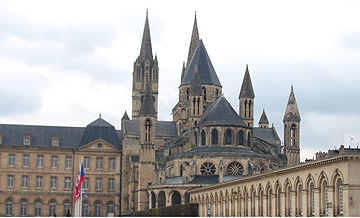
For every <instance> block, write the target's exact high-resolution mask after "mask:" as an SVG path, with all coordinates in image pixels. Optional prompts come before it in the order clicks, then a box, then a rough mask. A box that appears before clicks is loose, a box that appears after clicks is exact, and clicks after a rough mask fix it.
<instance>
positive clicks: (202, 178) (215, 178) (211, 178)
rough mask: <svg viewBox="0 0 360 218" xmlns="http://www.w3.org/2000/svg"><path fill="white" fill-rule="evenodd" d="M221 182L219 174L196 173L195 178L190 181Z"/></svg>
mask: <svg viewBox="0 0 360 218" xmlns="http://www.w3.org/2000/svg"><path fill="white" fill-rule="evenodd" d="M218 183H219V176H218V175H213V176H200V175H196V176H194V177H193V179H192V180H191V181H190V182H189V184H218Z"/></svg>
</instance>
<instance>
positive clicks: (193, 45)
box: [186, 13, 199, 68]
mask: <svg viewBox="0 0 360 218" xmlns="http://www.w3.org/2000/svg"><path fill="white" fill-rule="evenodd" d="M198 44H199V31H198V26H197V21H196V13H195V20H194V26H193V31H192V34H191V41H190V47H189V54H188V58H187V62H186V68H188V67H189V65H190V61H191V58H192V57H193V55H194V53H195V49H196V47H197V46H198Z"/></svg>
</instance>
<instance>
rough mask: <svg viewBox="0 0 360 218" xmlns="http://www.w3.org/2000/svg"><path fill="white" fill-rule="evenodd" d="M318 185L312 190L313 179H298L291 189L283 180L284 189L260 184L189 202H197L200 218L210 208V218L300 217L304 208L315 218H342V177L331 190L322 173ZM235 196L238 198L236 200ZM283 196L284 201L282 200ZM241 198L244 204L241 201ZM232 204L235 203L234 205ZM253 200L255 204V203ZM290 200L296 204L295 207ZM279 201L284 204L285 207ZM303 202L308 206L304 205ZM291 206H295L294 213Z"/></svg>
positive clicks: (194, 198)
mask: <svg viewBox="0 0 360 218" xmlns="http://www.w3.org/2000/svg"><path fill="white" fill-rule="evenodd" d="M317 184H318V187H315V181H314V179H313V178H312V177H311V176H309V177H308V178H307V179H306V182H305V184H303V183H302V181H301V180H300V179H297V180H296V182H295V183H294V186H292V184H291V182H290V181H289V180H286V181H285V183H284V187H282V186H281V184H280V183H279V181H277V182H276V183H275V185H274V187H271V185H270V183H268V184H267V185H266V187H265V188H263V186H262V185H261V184H260V185H259V187H258V190H256V189H255V188H254V186H251V188H250V190H248V189H247V188H246V187H245V188H244V191H242V192H241V193H236V192H234V196H232V197H231V196H230V194H228V193H227V192H226V194H225V195H223V194H222V193H220V195H218V193H217V192H216V193H215V194H214V195H213V194H211V195H210V197H209V196H208V195H207V197H206V198H204V196H202V197H201V198H200V196H195V197H192V202H194V203H200V214H199V215H201V216H206V215H207V208H208V207H210V208H211V216H229V215H231V216H268V217H270V216H278V217H279V216H303V213H304V212H305V211H303V208H305V210H306V215H307V216H315V215H316V213H315V212H316V210H318V211H317V212H318V214H317V215H318V216H329V215H342V214H343V206H344V205H343V196H344V194H343V180H342V178H341V176H340V175H339V174H338V175H336V176H334V178H333V180H332V184H331V185H332V186H333V188H332V189H329V188H328V187H329V186H330V185H329V182H328V179H327V177H326V175H325V174H324V173H322V174H321V175H320V177H319V179H318V183H317ZM282 189H283V190H282ZM315 189H318V190H319V194H317V195H315ZM330 191H331V192H332V195H331V196H333V198H332V199H329V192H330ZM236 195H237V198H236V199H235V196H236ZM283 197H284V198H285V199H283V200H282V198H283ZM305 197H306V198H307V199H306V201H304V199H303V198H305ZM241 198H242V199H243V201H241V200H240V199H241ZM315 198H317V199H315ZM230 200H231V201H230ZM316 200H317V201H318V202H319V207H315V201H316ZM235 201H237V202H236V204H235V203H234V202H235ZM256 201H258V203H257V204H256V203H255V202H256ZM292 201H295V202H294V204H293V202H292ZM330 201H331V202H332V205H333V213H334V214H329V211H328V203H329V202H330ZM282 202H285V205H283V204H282ZM304 203H307V205H303V204H304ZM229 204H232V205H229ZM293 205H295V208H294V210H293V208H292V206H293ZM235 206H236V207H238V209H237V214H235V209H234V208H235ZM304 206H305V207H304ZM282 207H284V210H283V209H282ZM229 210H231V211H229ZM282 211H285V214H282ZM293 213H295V214H293Z"/></svg>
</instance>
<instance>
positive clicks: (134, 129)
mask: <svg viewBox="0 0 360 218" xmlns="http://www.w3.org/2000/svg"><path fill="white" fill-rule="evenodd" d="M124 124H125V127H124V128H125V133H124V134H125V135H139V129H140V121H139V120H125V122H124ZM155 135H156V136H178V133H177V127H176V123H175V122H173V121H156V123H155Z"/></svg>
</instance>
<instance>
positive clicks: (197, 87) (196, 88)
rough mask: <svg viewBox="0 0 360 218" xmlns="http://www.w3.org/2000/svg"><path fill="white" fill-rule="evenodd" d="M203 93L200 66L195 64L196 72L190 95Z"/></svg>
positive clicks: (192, 80)
mask: <svg viewBox="0 0 360 218" xmlns="http://www.w3.org/2000/svg"><path fill="white" fill-rule="evenodd" d="M201 94H202V90H201V84H200V76H199V70H198V66H197V65H195V69H194V74H193V77H192V79H191V84H190V95H193V96H200V95H201Z"/></svg>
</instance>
